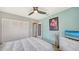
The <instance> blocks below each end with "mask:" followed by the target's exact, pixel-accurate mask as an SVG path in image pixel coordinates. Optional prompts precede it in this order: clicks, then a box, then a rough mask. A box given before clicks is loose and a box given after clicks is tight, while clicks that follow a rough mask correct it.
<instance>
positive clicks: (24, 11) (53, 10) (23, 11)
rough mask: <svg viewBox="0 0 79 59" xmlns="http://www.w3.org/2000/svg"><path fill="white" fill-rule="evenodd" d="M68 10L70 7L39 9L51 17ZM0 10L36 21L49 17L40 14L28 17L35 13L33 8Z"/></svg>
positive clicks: (2, 8) (5, 8)
mask: <svg viewBox="0 0 79 59" xmlns="http://www.w3.org/2000/svg"><path fill="white" fill-rule="evenodd" d="M68 8H69V7H39V10H42V11H45V12H47V14H48V15H49V16H50V15H53V14H56V13H58V12H61V11H64V10H66V9H68ZM0 10H1V11H4V12H8V13H12V14H16V15H20V16H24V17H29V18H32V19H36V20H40V19H42V18H45V17H47V16H48V15H42V14H38V13H34V14H32V15H30V16H28V14H29V13H30V12H32V11H33V10H32V7H0Z"/></svg>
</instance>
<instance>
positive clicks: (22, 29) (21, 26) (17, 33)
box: [2, 18, 29, 41]
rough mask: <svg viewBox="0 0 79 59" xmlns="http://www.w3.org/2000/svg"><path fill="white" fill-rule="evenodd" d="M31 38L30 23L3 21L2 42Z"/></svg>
mask: <svg viewBox="0 0 79 59" xmlns="http://www.w3.org/2000/svg"><path fill="white" fill-rule="evenodd" d="M28 36H29V22H28V21H20V20H15V19H6V18H3V19H2V41H9V40H17V39H22V38H25V37H28Z"/></svg>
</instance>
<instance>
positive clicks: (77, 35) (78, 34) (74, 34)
mask: <svg viewBox="0 0 79 59" xmlns="http://www.w3.org/2000/svg"><path fill="white" fill-rule="evenodd" d="M65 37H67V38H70V39H73V40H78V41H79V31H70V30H65Z"/></svg>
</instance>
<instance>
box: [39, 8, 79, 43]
mask: <svg viewBox="0 0 79 59" xmlns="http://www.w3.org/2000/svg"><path fill="white" fill-rule="evenodd" d="M54 17H59V35H60V36H64V31H65V30H78V31H79V7H73V8H70V9H68V10H65V11H63V12H60V13H57V14H55V15H52V16H50V17H46V18H44V19H42V20H41V22H42V25H43V27H42V28H43V38H44V40H46V41H47V42H49V43H52V44H54V42H55V35H54V34H55V32H56V31H50V30H49V19H50V18H54Z"/></svg>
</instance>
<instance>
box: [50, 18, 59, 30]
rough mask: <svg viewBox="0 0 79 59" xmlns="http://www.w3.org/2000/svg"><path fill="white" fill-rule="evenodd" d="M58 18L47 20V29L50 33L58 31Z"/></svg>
mask: <svg viewBox="0 0 79 59" xmlns="http://www.w3.org/2000/svg"><path fill="white" fill-rule="evenodd" d="M58 21H59V20H58V17H54V18H52V19H49V29H50V31H53V30H54V31H58V30H59V22H58Z"/></svg>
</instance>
